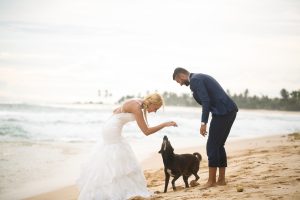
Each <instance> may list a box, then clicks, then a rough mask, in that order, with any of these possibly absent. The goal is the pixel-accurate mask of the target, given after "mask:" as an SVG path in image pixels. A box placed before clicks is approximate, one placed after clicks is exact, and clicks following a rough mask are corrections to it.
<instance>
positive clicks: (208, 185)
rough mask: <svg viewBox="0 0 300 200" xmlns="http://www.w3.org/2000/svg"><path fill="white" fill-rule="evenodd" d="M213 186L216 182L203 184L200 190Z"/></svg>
mask: <svg viewBox="0 0 300 200" xmlns="http://www.w3.org/2000/svg"><path fill="white" fill-rule="evenodd" d="M215 186H217V183H216V182H212V181H207V183H205V185H203V186H202V187H201V189H206V188H210V187H215Z"/></svg>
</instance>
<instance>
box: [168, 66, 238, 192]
mask: <svg viewBox="0 0 300 200" xmlns="http://www.w3.org/2000/svg"><path fill="white" fill-rule="evenodd" d="M173 80H175V81H176V82H177V83H179V84H180V85H181V86H182V85H186V86H190V89H191V90H192V92H193V97H194V99H195V100H196V101H197V102H198V103H199V104H200V105H202V117H201V127H200V134H201V135H203V136H205V135H206V134H207V132H206V126H207V122H208V117H209V113H210V112H211V113H212V119H211V122H210V126H209V135H208V140H207V144H206V152H207V157H208V167H209V177H208V181H207V183H206V184H205V187H212V186H215V185H225V184H226V181H225V168H226V167H227V156H226V151H225V148H224V145H225V142H226V139H227V137H228V134H229V132H230V129H231V126H232V124H233V122H234V120H235V117H236V113H237V112H238V108H237V106H236V104H235V103H234V102H233V100H232V99H231V98H230V97H229V96H228V95H227V94H226V93H225V91H224V90H223V88H222V87H221V85H220V84H219V83H218V82H217V81H216V80H215V79H214V78H213V77H211V76H209V75H206V74H200V73H197V74H196V73H190V72H189V71H187V70H186V69H184V68H180V67H179V68H176V69H175V70H174V73H173ZM218 168H219V177H218V181H217V180H216V174H217V169H218Z"/></svg>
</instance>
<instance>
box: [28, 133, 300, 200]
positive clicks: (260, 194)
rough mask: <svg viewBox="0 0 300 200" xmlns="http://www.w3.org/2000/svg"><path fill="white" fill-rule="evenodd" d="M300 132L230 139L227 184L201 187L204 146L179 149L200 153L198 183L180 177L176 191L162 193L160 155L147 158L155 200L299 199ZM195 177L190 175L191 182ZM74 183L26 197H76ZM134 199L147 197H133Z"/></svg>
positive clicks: (34, 199)
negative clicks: (188, 184) (187, 184)
mask: <svg viewBox="0 0 300 200" xmlns="http://www.w3.org/2000/svg"><path fill="white" fill-rule="evenodd" d="M299 147H300V134H299V133H292V134H288V135H275V136H272V137H262V138H253V139H243V140H234V139H228V141H227V144H226V148H227V154H228V165H229V167H228V168H227V185H225V186H217V187H212V188H207V189H202V188H201V186H203V185H204V184H205V182H206V180H207V177H208V174H207V171H208V168H207V156H206V153H205V146H201V147H190V148H185V149H176V147H174V148H175V153H178V154H179V153H193V152H196V151H197V152H200V153H201V154H202V157H203V160H202V162H201V163H200V171H199V173H198V174H199V175H200V180H199V181H198V183H199V185H197V186H195V187H190V188H184V184H183V181H182V179H181V178H179V179H178V180H177V181H176V186H177V191H175V192H174V191H173V190H172V188H171V184H169V188H168V192H167V193H163V192H162V191H163V187H164V173H163V163H162V159H161V157H160V154H158V153H157V154H153V155H152V156H151V157H150V158H148V159H147V160H144V161H143V163H142V167H143V169H144V174H145V177H146V179H147V183H148V187H149V190H150V191H152V192H153V195H152V197H151V198H149V199H152V200H156V199H157V200H164V199H165V200H167V199H172V200H173V199H174V200H183V199H186V200H190V199H295V200H296V199H300V187H299V186H300V148H299ZM191 180H193V177H190V178H189V182H190V181H191ZM77 196H78V190H77V187H76V186H75V185H68V186H65V187H61V188H60V189H58V190H54V191H50V192H46V193H42V194H39V195H35V196H32V197H30V198H26V199H27V200H52V199H53V200H54V199H55V200H60V199H61V200H75V199H77ZM132 199H144V198H141V197H134V198H132Z"/></svg>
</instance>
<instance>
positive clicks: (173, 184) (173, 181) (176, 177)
mask: <svg viewBox="0 0 300 200" xmlns="http://www.w3.org/2000/svg"><path fill="white" fill-rule="evenodd" d="M180 176H181V175H176V176H175V177H174V178H173V180H172V187H173V191H176V187H175V181H176V180H177V179H178V178H179V177H180Z"/></svg>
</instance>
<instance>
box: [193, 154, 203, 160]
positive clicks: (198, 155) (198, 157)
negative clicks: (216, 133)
mask: <svg viewBox="0 0 300 200" xmlns="http://www.w3.org/2000/svg"><path fill="white" fill-rule="evenodd" d="M193 155H194V156H196V157H197V159H198V160H199V162H200V161H201V160H202V156H201V155H200V153H197V152H195V153H193Z"/></svg>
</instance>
